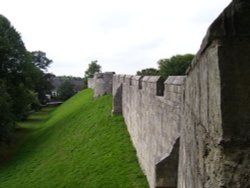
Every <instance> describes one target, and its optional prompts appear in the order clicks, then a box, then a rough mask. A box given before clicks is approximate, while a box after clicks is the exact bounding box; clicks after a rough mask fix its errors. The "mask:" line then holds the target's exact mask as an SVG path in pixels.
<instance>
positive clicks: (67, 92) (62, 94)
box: [58, 80, 75, 101]
mask: <svg viewBox="0 0 250 188" xmlns="http://www.w3.org/2000/svg"><path fill="white" fill-rule="evenodd" d="M58 93H59V98H60V99H61V100H63V101H65V100H67V99H69V98H70V97H72V96H73V95H74V94H75V91H74V85H73V84H72V82H71V81H70V80H65V81H64V82H62V84H61V85H60V86H59V88H58Z"/></svg>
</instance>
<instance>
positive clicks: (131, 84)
mask: <svg viewBox="0 0 250 188" xmlns="http://www.w3.org/2000/svg"><path fill="white" fill-rule="evenodd" d="M184 79H185V76H171V77H169V78H168V80H166V81H165V83H164V80H163V79H162V78H161V77H159V76H145V77H140V76H129V75H114V77H113V113H115V114H116V113H120V114H122V115H123V117H124V120H125V122H126V125H127V128H128V131H129V133H130V136H131V140H132V142H133V144H134V146H135V148H136V151H137V156H138V159H139V161H140V164H141V167H142V169H143V171H144V173H145V174H146V176H147V178H148V182H149V184H150V186H151V187H155V179H156V177H157V182H158V183H157V184H158V186H160V185H161V184H164V183H165V184H166V183H167V184H168V185H169V186H170V187H174V185H176V182H177V169H178V147H179V144H178V142H179V141H178V138H179V137H180V110H181V106H180V102H181V96H182V86H183V82H184ZM174 146H175V147H176V149H175V150H176V151H177V152H174V153H172V156H171V157H172V158H171V162H170V163H169V165H168V166H167V168H165V169H164V170H163V171H164V173H165V174H167V175H166V176H167V177H168V178H167V179H165V178H164V177H161V176H156V173H157V171H156V165H157V164H158V163H161V161H163V160H164V159H165V158H166V157H168V156H170V154H171V152H172V151H173V148H174ZM161 168H162V167H161V166H160V167H159V170H161ZM159 174H161V175H163V173H162V172H160V173H159ZM164 181H165V182H164Z"/></svg>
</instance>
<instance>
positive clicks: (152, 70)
mask: <svg viewBox="0 0 250 188" xmlns="http://www.w3.org/2000/svg"><path fill="white" fill-rule="evenodd" d="M159 74H160V72H159V70H157V69H155V68H147V69H142V70H141V71H137V73H136V75H139V76H155V75H159Z"/></svg>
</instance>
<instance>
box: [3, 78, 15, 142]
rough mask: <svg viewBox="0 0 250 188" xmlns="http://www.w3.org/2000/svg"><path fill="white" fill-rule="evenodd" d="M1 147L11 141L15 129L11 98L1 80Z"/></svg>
mask: <svg viewBox="0 0 250 188" xmlns="http://www.w3.org/2000/svg"><path fill="white" fill-rule="evenodd" d="M0 93H1V95H0V145H1V143H8V142H9V141H10V140H11V137H10V135H11V132H12V129H13V127H14V119H13V114H12V113H11V98H10V96H9V94H8V93H7V91H6V86H5V83H4V81H3V80H0Z"/></svg>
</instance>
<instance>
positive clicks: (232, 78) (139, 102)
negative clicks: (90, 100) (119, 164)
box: [94, 0, 250, 188]
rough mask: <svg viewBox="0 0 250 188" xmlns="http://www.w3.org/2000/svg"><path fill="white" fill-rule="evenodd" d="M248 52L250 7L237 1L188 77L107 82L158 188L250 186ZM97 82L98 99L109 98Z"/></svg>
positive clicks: (218, 24) (143, 164) (118, 77)
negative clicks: (104, 96)
mask: <svg viewBox="0 0 250 188" xmlns="http://www.w3.org/2000/svg"><path fill="white" fill-rule="evenodd" d="M249 52H250V1H249V0H233V2H232V3H231V4H230V5H229V6H228V7H227V8H226V9H225V10H224V11H223V13H222V14H221V15H220V16H219V17H218V18H217V19H216V20H215V21H214V22H213V24H212V25H211V26H210V27H209V29H208V32H207V35H206V36H205V38H204V40H203V42H202V45H201V48H200V50H199V52H198V53H197V55H196V56H195V58H194V60H193V62H192V64H191V66H190V67H189V69H188V70H187V77H186V78H185V77H183V76H171V77H169V78H168V79H167V80H166V81H165V82H164V83H163V80H162V79H161V78H160V77H158V76H149V77H148V76H145V77H140V76H129V75H114V76H113V81H112V82H108V86H107V87H108V88H109V89H108V90H109V91H111V89H110V86H111V88H112V93H113V114H122V115H123V116H124V119H125V122H126V125H127V127H128V131H129V133H130V135H131V140H132V142H133V144H134V146H135V148H136V151H137V156H138V159H139V162H140V164H141V167H142V169H143V171H144V173H145V175H146V176H147V179H148V182H149V185H150V187H151V188H154V187H169V188H170V187H171V188H176V187H179V188H248V187H250V181H249V179H250V53H249ZM96 83H97V84H94V92H95V96H98V95H100V94H103V93H105V92H103V91H104V90H105V89H104V85H105V84H100V83H102V82H96ZM100 85H102V87H100ZM96 87H99V88H102V89H101V90H102V92H100V90H98V89H96ZM105 87H106V86H105ZM96 92H97V93H96Z"/></svg>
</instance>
